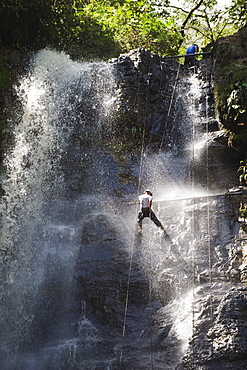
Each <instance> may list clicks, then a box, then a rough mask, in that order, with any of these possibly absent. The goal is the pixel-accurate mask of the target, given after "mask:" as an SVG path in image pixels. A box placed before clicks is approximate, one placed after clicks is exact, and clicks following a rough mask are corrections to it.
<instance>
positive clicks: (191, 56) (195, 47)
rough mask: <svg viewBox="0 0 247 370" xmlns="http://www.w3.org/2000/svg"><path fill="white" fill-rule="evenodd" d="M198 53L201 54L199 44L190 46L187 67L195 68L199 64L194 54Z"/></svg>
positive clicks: (186, 58)
mask: <svg viewBox="0 0 247 370" xmlns="http://www.w3.org/2000/svg"><path fill="white" fill-rule="evenodd" d="M198 52H199V46H198V45H197V44H193V45H192V46H189V47H188V49H187V50H186V56H185V61H184V65H185V66H187V67H193V66H195V65H196V63H197V60H196V57H195V55H194V54H195V53H198Z"/></svg>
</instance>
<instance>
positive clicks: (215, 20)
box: [170, 0, 245, 52]
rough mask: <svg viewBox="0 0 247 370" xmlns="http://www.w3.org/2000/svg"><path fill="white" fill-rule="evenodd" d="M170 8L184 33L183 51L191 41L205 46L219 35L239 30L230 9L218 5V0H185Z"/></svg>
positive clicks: (213, 41)
mask: <svg viewBox="0 0 247 370" xmlns="http://www.w3.org/2000/svg"><path fill="white" fill-rule="evenodd" d="M236 1H237V0H236ZM239 1H242V0H239ZM243 1H245V0H243ZM170 9H171V12H172V14H173V17H174V18H175V20H176V24H177V26H178V27H180V29H181V32H182V34H184V40H183V44H182V45H181V51H182V52H183V51H184V50H185V49H186V47H187V46H188V45H190V44H191V42H196V43H197V44H199V45H200V47H205V46H207V44H208V43H213V44H214V43H215V41H216V40H217V39H218V38H219V37H222V36H227V35H230V34H232V33H234V32H236V31H237V30H238V25H237V24H234V22H232V19H231V16H230V13H229V9H228V8H227V7H226V6H223V7H222V6H221V7H219V6H217V1H216V0H203V1H200V0H184V1H181V2H179V5H178V6H175V7H174V6H172V5H171V6H170Z"/></svg>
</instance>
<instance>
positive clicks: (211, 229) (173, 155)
mask: <svg viewBox="0 0 247 370" xmlns="http://www.w3.org/2000/svg"><path fill="white" fill-rule="evenodd" d="M200 84H201V82H200V80H199V79H198V78H197V76H196V75H193V74H191V75H188V76H186V77H183V78H182V77H181V78H180V80H179V83H178V85H177V87H176V94H175V96H174V101H173V102H172V103H173V107H174V108H173V118H172V122H171V123H170V126H169V137H168V138H167V141H168V144H167V147H166V148H165V150H163V151H160V152H159V153H158V154H157V153H152V152H151V151H150V152H149V151H148V150H147V151H146V152H145V153H144V154H143V169H142V183H145V185H147V186H148V185H150V184H151V185H152V186H153V189H154V191H155V197H154V206H153V207H154V210H155V213H156V214H157V216H158V218H159V219H160V220H161V221H162V223H163V224H164V226H165V229H166V230H167V233H168V234H169V237H170V239H169V240H168V239H165V238H164V237H163V236H162V235H160V233H159V231H158V229H156V226H154V225H153V224H152V223H151V221H150V220H147V219H145V220H144V222H143V229H144V231H143V235H139V234H138V235H137V234H136V224H135V223H136V215H137V208H136V207H135V206H132V205H130V204H128V203H127V202H126V197H128V196H129V200H132V198H133V197H134V196H136V194H133V193H131V191H132V189H133V186H132V185H131V186H130V187H129V188H128V187H127V189H130V193H129V194H127V195H126V194H125V196H124V197H123V198H124V199H122V198H121V197H119V196H118V193H119V189H120V188H121V185H122V184H121V181H120V180H119V176H118V174H119V169H124V170H125V169H126V167H127V166H129V167H131V166H132V167H131V169H132V172H133V174H135V175H136V177H138V176H139V166H138V165H139V162H140V154H138V155H136V156H133V158H131V159H128V163H127V164H126V162H124V161H123V159H122V158H121V156H119V157H118V158H116V152H114V153H113V154H112V153H111V146H112V147H113V146H114V145H115V142H114V140H113V138H114V119H115V118H116V112H117V110H118V107H119V105H120V104H121V101H120V100H121V99H119V94H120V91H119V90H118V89H119V85H118V84H117V81H116V76H115V70H114V66H113V65H111V64H107V63H103V62H99V63H87V62H76V61H72V60H71V59H70V58H69V57H68V56H67V55H65V54H63V53H56V52H53V51H50V50H43V51H40V52H38V53H37V54H36V55H35V56H34V57H33V59H32V61H31V63H30V68H29V72H28V73H27V75H26V76H24V77H22V78H21V79H20V81H19V83H18V85H17V86H16V87H15V89H16V94H17V96H18V106H17V108H16V109H17V113H16V122H14V123H13V125H14V139H15V140H14V145H13V148H12V149H11V150H10V152H9V153H8V154H7V155H6V158H5V167H6V178H5V182H4V185H3V188H4V190H5V195H4V196H3V197H2V201H1V213H2V230H1V231H2V232H1V248H2V266H3V272H2V275H3V284H2V286H1V298H2V300H3V301H4V307H2V308H1V319H0V320H1V326H2V328H3V330H2V334H1V349H0V356H1V363H2V364H3V365H2V366H3V370H12V369H17V368H18V370H22V369H23V370H32V369H34V368H35V369H37V370H46V369H50V370H56V369H57V370H58V369H59V370H62V369H87V370H91V369H92V370H95V369H102V370H103V369H108V370H116V369H119V368H120V364H119V361H120V358H122V364H121V365H122V366H123V368H126V369H132V368H134V367H135V368H136V369H142V370H143V369H149V368H155V369H156V368H157V369H159V368H162V369H166V368H167V369H168V368H169V369H175V368H176V366H177V365H179V364H180V363H181V361H182V359H183V357H184V356H185V355H186V351H187V350H188V347H189V342H190V340H191V338H192V337H193V333H194V330H195V327H194V324H193V323H194V321H195V320H196V319H197V318H200V317H202V312H203V309H204V308H203V302H202V296H204V295H206V294H207V295H208V297H209V298H208V302H211V303H210V305H211V306H210V308H211V309H212V310H213V309H214V308H213V306H212V294H213V293H212V280H213V279H214V277H218V276H219V275H220V276H221V277H222V276H223V275H224V272H225V271H226V270H227V269H228V268H229V264H228V265H227V263H226V264H225V265H220V263H219V262H221V261H223V260H224V258H225V256H228V255H230V254H231V251H232V243H233V240H234V236H235V235H236V232H237V227H236V224H235V223H234V221H233V220H232V218H231V217H232V216H231V209H230V207H229V205H228V204H227V203H226V202H225V199H224V198H223V197H217V194H218V193H219V192H221V191H222V189H215V191H214V193H209V191H208V184H207V176H208V175H207V168H206V167H207V166H206V165H204V163H203V164H202V160H204V159H205V153H206V151H207V146H208V144H209V142H210V140H212V138H213V135H214V133H208V132H205V127H204V122H205V120H206V118H207V117H206V114H205V106H204V104H205V101H203V103H202V98H201V85H200ZM106 144H107V145H106ZM198 166H199V167H200V170H198V168H197V167H198ZM201 166H202V167H203V169H201ZM198 174H199V175H198ZM214 194H215V197H211V198H210V196H211V195H214ZM219 208H220V209H221V212H220V214H219V212H218V210H219ZM130 262H131V263H130ZM217 283H218V282H217V279H215V281H214V284H215V286H217ZM222 285H224V287H223V290H227V289H228V288H227V283H226V282H224V284H223V283H222ZM217 289H218V288H217ZM205 292H206V293H205ZM219 295H221V293H220V294H219ZM126 296H129V302H128V301H127V304H126ZM216 301H217V300H216ZM214 304H216V303H215V301H214ZM125 315H126V328H125V330H124V331H123V323H124V318H125ZM209 316H210V315H209V314H208V313H207V316H206V321H207V322H208V320H212V312H211V316H210V317H209ZM123 333H124V335H123ZM152 366H153V367H152Z"/></svg>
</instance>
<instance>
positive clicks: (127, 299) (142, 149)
mask: <svg viewBox="0 0 247 370" xmlns="http://www.w3.org/2000/svg"><path fill="white" fill-rule="evenodd" d="M150 65H151V57H150V60H149V65H148V75H150ZM149 83H150V79H148V80H147V94H146V101H145V110H144V125H143V132H142V144H141V159H140V167H139V177H138V191H137V197H138V196H139V194H140V188H141V181H142V175H143V163H144V144H145V135H146V115H147V102H148V92H149ZM138 85H139V84H138ZM138 208H139V206H138ZM138 208H137V211H138ZM134 246H135V230H134V233H133V238H132V247H131V252H130V262H129V270H128V281H127V291H126V299H125V308H124V320H123V330H122V341H123V342H124V337H125V333H126V322H127V312H128V305H129V292H130V280H131V270H132V264H133V256H134ZM122 358H123V343H122V347H121V351H120V358H119V363H120V366H121V364H122Z"/></svg>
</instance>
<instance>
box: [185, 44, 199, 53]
mask: <svg viewBox="0 0 247 370" xmlns="http://www.w3.org/2000/svg"><path fill="white" fill-rule="evenodd" d="M197 48H198V46H197V45H192V46H189V47H188V49H187V50H186V54H194V53H196V52H197Z"/></svg>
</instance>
